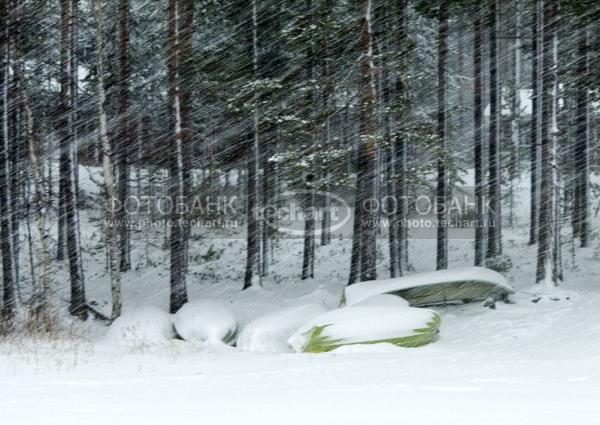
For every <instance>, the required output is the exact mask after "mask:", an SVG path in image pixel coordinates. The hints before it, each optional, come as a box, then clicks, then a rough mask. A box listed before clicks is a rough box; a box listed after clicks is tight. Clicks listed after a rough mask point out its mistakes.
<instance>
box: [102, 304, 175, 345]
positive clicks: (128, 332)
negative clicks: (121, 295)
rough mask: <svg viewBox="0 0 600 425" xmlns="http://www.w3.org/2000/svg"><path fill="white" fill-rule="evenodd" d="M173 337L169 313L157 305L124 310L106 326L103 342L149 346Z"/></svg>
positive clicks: (165, 341) (166, 341)
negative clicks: (106, 330) (124, 311)
mask: <svg viewBox="0 0 600 425" xmlns="http://www.w3.org/2000/svg"><path fill="white" fill-rule="evenodd" d="M174 337H175V330H174V329H173V321H172V318H171V315H170V314H169V313H167V312H166V311H163V310H161V309H159V308H157V307H152V306H148V307H142V308H139V309H137V310H133V311H130V312H126V313H125V314H123V315H122V316H121V317H119V318H117V319H116V320H115V321H114V322H113V323H112V324H111V325H110V327H109V328H108V332H107V333H106V336H105V337H104V339H103V342H104V343H106V344H110V345H121V346H151V345H161V344H165V343H168V342H169V340H170V339H172V338H174Z"/></svg>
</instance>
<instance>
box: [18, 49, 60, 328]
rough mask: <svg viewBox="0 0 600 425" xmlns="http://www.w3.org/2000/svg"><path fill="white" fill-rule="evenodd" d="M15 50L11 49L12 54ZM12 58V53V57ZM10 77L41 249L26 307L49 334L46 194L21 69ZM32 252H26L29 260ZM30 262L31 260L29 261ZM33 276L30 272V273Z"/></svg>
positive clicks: (50, 272) (50, 275)
mask: <svg viewBox="0 0 600 425" xmlns="http://www.w3.org/2000/svg"><path fill="white" fill-rule="evenodd" d="M16 50H17V49H16V48H14V47H13V51H16ZM15 56H16V53H15ZM13 73H14V75H15V79H16V80H17V81H19V84H18V87H19V98H20V102H21V106H22V107H23V110H24V111H25V116H26V136H27V137H26V139H27V151H28V154H29V162H30V167H31V168H30V170H31V177H33V184H34V189H35V199H34V206H35V215H36V219H37V220H36V221H37V230H38V233H39V236H40V242H41V248H42V274H41V276H40V281H41V285H42V286H41V290H40V291H39V292H37V293H34V295H33V297H32V302H31V307H30V324H31V325H33V326H35V328H37V329H42V330H45V331H46V332H48V331H50V330H51V328H52V325H53V324H54V323H53V318H52V311H51V305H50V304H51V300H50V295H51V293H52V292H51V291H52V281H53V267H52V258H51V252H50V231H49V230H48V228H47V226H46V211H47V209H48V199H47V193H46V190H45V187H44V176H43V172H42V170H41V167H40V165H39V160H38V155H37V152H36V145H37V143H36V141H35V138H34V128H35V124H34V117H33V112H32V110H31V106H30V102H29V97H28V95H27V90H26V88H25V87H24V84H25V83H24V81H22V77H21V68H20V66H19V65H18V64H13ZM31 256H32V252H31V250H30V257H31ZM31 261H33V260H32V258H31ZM32 276H33V271H32Z"/></svg>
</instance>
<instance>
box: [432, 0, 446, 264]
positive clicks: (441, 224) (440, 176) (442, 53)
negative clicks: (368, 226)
mask: <svg viewBox="0 0 600 425" xmlns="http://www.w3.org/2000/svg"><path fill="white" fill-rule="evenodd" d="M437 47H438V63H437V73H438V74H437V75H438V89H437V131H436V134H437V139H438V160H437V188H436V203H435V205H436V216H437V266H436V268H437V270H442V269H447V268H448V227H447V225H446V224H447V223H446V220H447V217H448V214H447V212H446V201H447V198H448V176H447V165H448V163H447V161H448V157H447V152H446V72H447V70H446V64H447V61H448V4H447V0H440V10H439V26H438V46H437Z"/></svg>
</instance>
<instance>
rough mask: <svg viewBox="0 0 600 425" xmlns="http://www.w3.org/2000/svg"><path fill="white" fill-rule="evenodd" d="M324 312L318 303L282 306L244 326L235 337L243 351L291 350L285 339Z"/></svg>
mask: <svg viewBox="0 0 600 425" xmlns="http://www.w3.org/2000/svg"><path fill="white" fill-rule="evenodd" d="M324 312H325V309H324V308H323V307H322V306H321V305H319V304H304V305H298V306H294V307H288V308H284V309H282V310H278V311H275V312H273V313H270V314H267V315H266V316H262V317H259V318H258V319H255V320H253V321H252V322H250V323H249V324H248V326H246V327H245V328H244V329H243V330H242V332H241V333H240V335H239V336H238V339H237V346H238V347H239V348H240V349H241V350H244V351H255V352H262V353H286V352H291V351H293V350H292V349H291V347H290V346H289V345H288V343H287V339H288V338H289V337H290V336H291V335H292V334H293V333H294V332H295V331H296V329H298V327H299V326H301V325H303V324H304V323H306V322H308V321H309V320H311V319H313V318H315V317H316V316H318V315H320V314H322V313H324Z"/></svg>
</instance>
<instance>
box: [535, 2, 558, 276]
mask: <svg viewBox="0 0 600 425" xmlns="http://www.w3.org/2000/svg"><path fill="white" fill-rule="evenodd" d="M557 19H558V4H557V1H556V0H545V2H544V8H543V25H542V28H543V37H542V48H543V50H542V54H543V56H542V74H543V76H542V123H541V124H542V139H541V190H540V210H539V230H538V231H539V235H538V257H537V273H536V283H540V282H544V283H545V284H546V285H547V286H556V285H557V284H558V281H559V267H558V265H559V263H560V258H559V255H558V254H559V250H558V249H557V248H558V244H557V242H558V240H559V239H558V238H559V235H558V234H557V229H558V225H559V223H557V222H556V219H557V211H558V205H557V203H558V199H557V185H558V175H557V163H556V152H557V146H556V145H557V140H556V139H557V136H558V128H557V123H556V107H557V91H558V82H557V77H556V67H557V57H556V56H557V55H556V53H557V49H556V46H557V43H558V41H557V31H556V27H557Z"/></svg>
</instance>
